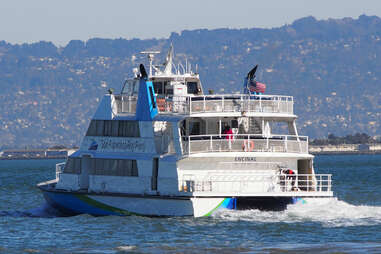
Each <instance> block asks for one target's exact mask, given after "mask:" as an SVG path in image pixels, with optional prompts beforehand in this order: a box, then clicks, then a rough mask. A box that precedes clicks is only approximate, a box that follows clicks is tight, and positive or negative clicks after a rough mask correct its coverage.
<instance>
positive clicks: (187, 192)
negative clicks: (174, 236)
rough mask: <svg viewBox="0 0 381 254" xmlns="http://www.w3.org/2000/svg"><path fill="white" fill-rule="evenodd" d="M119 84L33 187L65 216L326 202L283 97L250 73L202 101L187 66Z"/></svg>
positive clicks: (152, 68) (326, 191) (169, 65)
mask: <svg viewBox="0 0 381 254" xmlns="http://www.w3.org/2000/svg"><path fill="white" fill-rule="evenodd" d="M143 53H145V54H147V55H148V59H149V73H148V74H147V72H146V70H145V68H144V66H143V65H140V73H139V71H138V70H135V77H134V78H133V79H131V80H127V81H126V82H125V83H124V85H123V87H122V89H121V92H120V93H118V94H114V93H113V92H111V91H109V93H108V94H106V95H105V96H104V97H103V99H102V100H101V102H100V105H99V107H98V109H97V110H96V112H95V114H94V116H93V118H92V120H91V122H90V124H89V127H88V130H87V132H86V135H85V137H84V138H83V141H82V143H81V146H80V148H79V150H78V151H76V152H75V153H73V154H72V155H70V156H69V158H68V159H67V161H66V163H60V164H57V165H56V179H54V180H51V181H47V182H43V183H40V184H38V187H39V188H40V189H41V191H42V192H43V195H44V197H45V199H46V200H47V202H48V203H49V204H50V205H51V206H53V207H55V208H57V209H59V210H60V211H62V212H64V213H65V214H67V215H76V214H83V213H86V214H91V215H95V216H102V215H131V214H135V215H144V216H194V217H201V216H209V215H211V214H213V213H214V212H216V211H218V210H220V209H237V210H240V209H262V210H282V209H286V208H287V205H289V204H293V203H296V202H303V203H304V202H309V201H310V200H311V199H327V198H331V197H333V192H332V188H331V185H332V184H331V183H332V182H331V175H330V174H315V170H314V166H313V155H311V154H309V153H308V137H306V136H300V135H298V131H297V128H296V119H297V116H296V115H295V114H294V111H293V105H294V101H293V97H291V96H280V95H267V94H264V92H265V91H264V89H265V86H264V85H263V84H261V83H259V82H257V81H255V71H256V69H257V66H256V67H255V68H253V70H251V71H250V72H249V73H248V75H247V77H246V78H245V85H244V89H243V92H242V93H241V94H208V95H206V94H204V91H203V87H202V85H201V82H200V78H199V75H198V74H197V73H195V72H193V71H192V69H191V67H190V64H186V66H185V67H184V66H183V65H181V64H178V65H174V63H173V59H172V58H173V48H172V46H171V49H170V50H169V53H168V55H167V58H166V61H165V63H164V64H163V65H161V66H157V65H154V64H153V61H154V56H155V54H156V53H158V52H153V51H151V52H143Z"/></svg>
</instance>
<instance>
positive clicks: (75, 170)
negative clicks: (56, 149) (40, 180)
mask: <svg viewBox="0 0 381 254" xmlns="http://www.w3.org/2000/svg"><path fill="white" fill-rule="evenodd" d="M64 173H69V174H80V173H81V158H74V157H69V158H68V160H67V161H66V163H65V168H64Z"/></svg>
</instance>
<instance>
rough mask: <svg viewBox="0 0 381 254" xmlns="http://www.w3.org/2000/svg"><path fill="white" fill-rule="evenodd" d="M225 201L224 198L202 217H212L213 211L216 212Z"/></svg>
mask: <svg viewBox="0 0 381 254" xmlns="http://www.w3.org/2000/svg"><path fill="white" fill-rule="evenodd" d="M225 200H226V198H224V200H222V201H221V202H220V203H219V204H218V205H217V206H216V207H215V208H213V209H212V210H211V211H210V212H208V213H207V214H205V215H204V216H203V217H205V216H210V215H212V213H213V212H214V211H215V210H217V209H218V208H219V207H220V206H221V205H222V204H223V203H224V201H225Z"/></svg>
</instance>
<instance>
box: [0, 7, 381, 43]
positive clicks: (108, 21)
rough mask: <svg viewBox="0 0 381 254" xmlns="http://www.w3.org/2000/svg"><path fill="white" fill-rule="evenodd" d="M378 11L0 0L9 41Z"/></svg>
mask: <svg viewBox="0 0 381 254" xmlns="http://www.w3.org/2000/svg"><path fill="white" fill-rule="evenodd" d="M361 14H366V15H377V16H379V17H381V1H380V0H262V1H256V0H242V1H239V0H218V1H217V0H216V1H214V0H190V1H181V0H177V1H176V0H168V1H166V0H144V1H137V0H134V1H129V0H108V1H106V0H104V1H100V0H64V1H62V0H61V1H56V0H1V2H0V40H5V41H7V42H11V43H23V42H36V41H40V40H45V41H52V42H53V43H55V44H56V45H60V46H65V45H66V44H67V43H68V42H69V41H70V40H72V39H80V40H88V39H89V38H94V37H101V38H126V39H132V38H140V39H146V38H166V37H168V36H169V35H170V33H171V32H180V31H182V30H185V29H188V30H189V29H198V28H209V29H213V28H252V27H265V28H269V27H279V26H282V25H284V24H290V23H292V22H293V21H294V20H295V19H298V18H301V17H305V16H309V15H312V16H314V17H316V18H317V19H327V18H342V17H353V18H357V17H358V16H359V15H361Z"/></svg>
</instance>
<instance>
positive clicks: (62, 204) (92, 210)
mask: <svg viewBox="0 0 381 254" xmlns="http://www.w3.org/2000/svg"><path fill="white" fill-rule="evenodd" d="M43 194H44V197H45V199H46V201H47V202H48V203H49V205H51V206H53V207H55V208H56V209H58V210H60V211H62V212H63V213H65V214H67V215H76V214H84V213H86V214H91V215H95V216H104V215H122V214H120V213H116V212H113V211H109V210H105V209H101V208H98V207H95V206H93V205H91V204H89V203H86V202H84V201H83V200H81V199H80V198H79V196H78V195H81V194H77V195H75V194H71V193H60V192H48V191H43ZM82 196H83V197H86V196H85V195H82Z"/></svg>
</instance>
